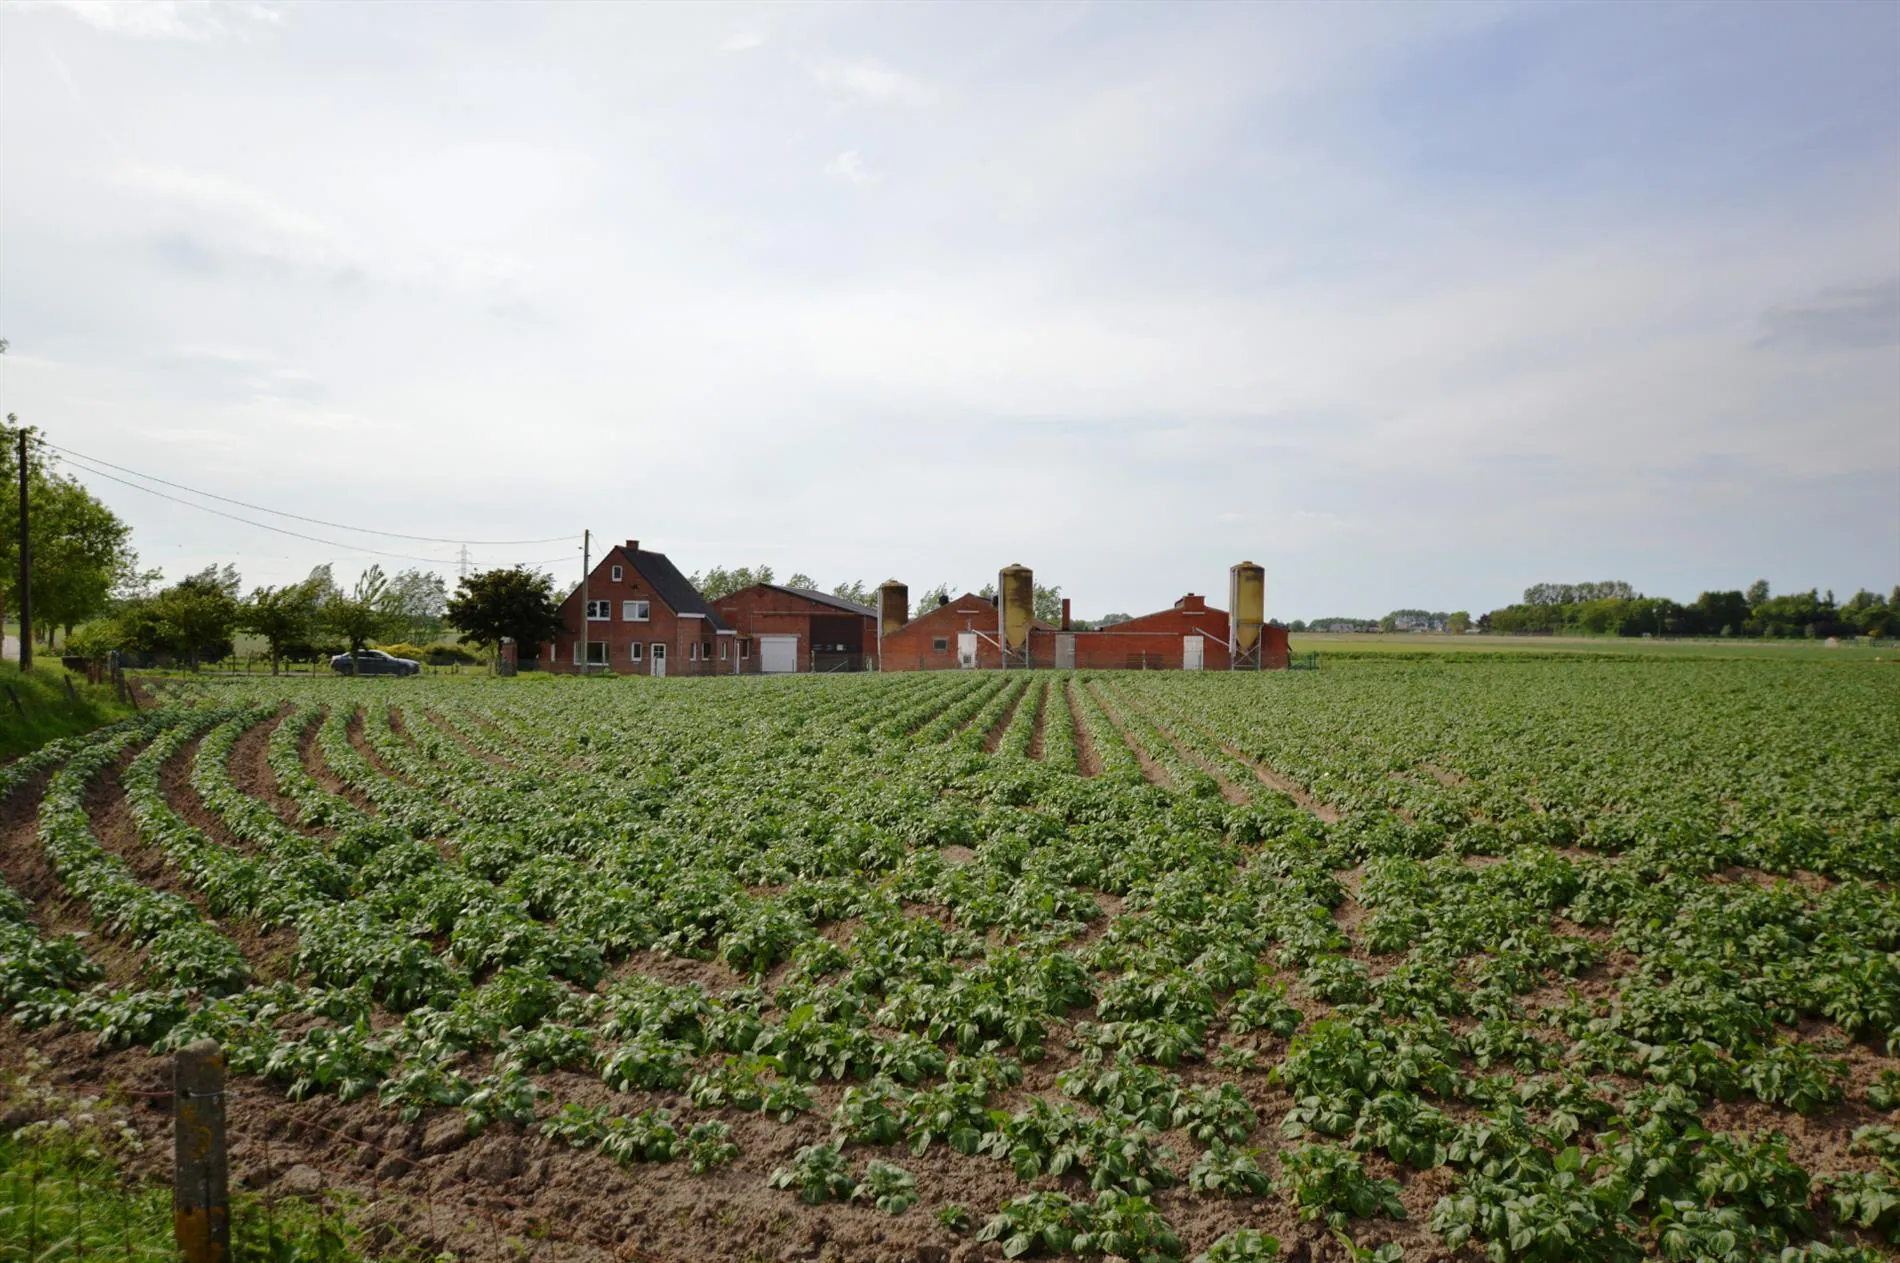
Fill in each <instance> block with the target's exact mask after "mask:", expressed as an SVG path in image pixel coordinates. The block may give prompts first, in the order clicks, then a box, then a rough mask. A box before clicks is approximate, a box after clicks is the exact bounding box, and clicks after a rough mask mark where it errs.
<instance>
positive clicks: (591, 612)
mask: <svg viewBox="0 0 1900 1263" xmlns="http://www.w3.org/2000/svg"><path fill="white" fill-rule="evenodd" d="M613 616H614V603H613V602H612V601H589V602H588V603H587V621H588V622H590V623H606V622H611V621H612V620H613Z"/></svg>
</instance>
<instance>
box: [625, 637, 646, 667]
mask: <svg viewBox="0 0 1900 1263" xmlns="http://www.w3.org/2000/svg"><path fill="white" fill-rule="evenodd" d="M646 656H647V647H646V646H645V645H643V644H641V643H640V642H639V641H637V640H636V641H634V642H633V643H632V644H630V645H628V646H627V660H628V661H629V662H639V661H641V660H642V659H644V658H645V657H646Z"/></svg>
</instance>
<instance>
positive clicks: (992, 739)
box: [983, 686, 1029, 754]
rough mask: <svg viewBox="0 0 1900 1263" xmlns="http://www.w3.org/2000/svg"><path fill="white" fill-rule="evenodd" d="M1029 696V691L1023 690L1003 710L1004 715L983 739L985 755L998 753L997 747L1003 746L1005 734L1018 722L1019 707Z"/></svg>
mask: <svg viewBox="0 0 1900 1263" xmlns="http://www.w3.org/2000/svg"><path fill="white" fill-rule="evenodd" d="M1005 687H1007V686H1005ZM1028 696H1029V690H1028V689H1027V688H1025V689H1023V690H1022V692H1020V693H1018V694H1016V700H1015V701H1013V702H1011V703H1010V704H1009V705H1008V706H1005V707H1004V708H1003V713H1002V714H1001V715H1000V716H998V717H997V720H996V723H995V724H994V725H993V726H992V727H991V728H990V730H989V732H988V734H987V735H985V736H984V738H983V753H985V754H995V753H996V750H997V747H998V746H1000V745H1002V744H1003V734H1004V733H1006V732H1008V731H1009V726H1010V724H1012V723H1014V722H1015V720H1016V709H1017V707H1019V706H1021V705H1022V704H1023V699H1025V698H1027V697H1028Z"/></svg>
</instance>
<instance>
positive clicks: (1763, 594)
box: [1748, 579, 1769, 610]
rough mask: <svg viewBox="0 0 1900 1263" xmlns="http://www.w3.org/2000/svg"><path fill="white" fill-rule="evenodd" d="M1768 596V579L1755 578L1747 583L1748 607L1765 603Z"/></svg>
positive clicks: (1752, 607) (1753, 607)
mask: <svg viewBox="0 0 1900 1263" xmlns="http://www.w3.org/2000/svg"><path fill="white" fill-rule="evenodd" d="M1768 596H1769V592H1768V580H1766V579H1757V580H1755V582H1753V583H1751V584H1749V585H1748V608H1749V609H1751V610H1753V609H1755V608H1756V607H1757V606H1759V605H1763V604H1766V603H1767V600H1768Z"/></svg>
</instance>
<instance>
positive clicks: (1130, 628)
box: [878, 562, 1289, 671]
mask: <svg viewBox="0 0 1900 1263" xmlns="http://www.w3.org/2000/svg"><path fill="white" fill-rule="evenodd" d="M997 580H998V582H997V589H998V592H999V593H1000V595H999V596H998V597H996V598H990V597H982V596H975V595H972V594H970V593H967V592H966V593H965V594H964V595H962V596H960V597H958V598H957V599H956V600H954V601H947V602H945V603H943V604H942V605H939V606H938V607H937V608H936V609H934V610H927V611H923V612H922V613H920V614H919V615H918V616H917V618H916V619H914V620H913V619H912V618H911V617H910V594H909V590H908V589H907V588H905V586H904V585H903V584H901V583H898V582H896V581H895V580H893V581H892V582H890V583H886V584H885V585H884V586H883V587H882V588H880V589H878V601H879V627H880V631H881V633H882V635H881V636H880V638H879V656H878V661H879V669H880V670H884V671H940V670H946V669H952V668H961V669H966V670H971V669H983V668H996V667H1014V668H1025V667H1054V668H1058V669H1069V668H1082V669H1091V670H1111V671H1120V670H1149V671H1182V670H1186V671H1227V670H1236V669H1238V670H1263V669H1264V670H1277V669H1282V668H1284V667H1286V666H1287V664H1288V660H1289V655H1288V650H1287V633H1286V629H1285V628H1284V627H1280V626H1278V625H1276V624H1272V623H1268V622H1266V620H1265V617H1264V608H1265V601H1266V575H1265V572H1264V571H1262V570H1261V568H1260V567H1258V566H1256V565H1254V564H1253V563H1252V562H1242V563H1241V564H1240V565H1237V566H1235V567H1233V568H1232V570H1231V571H1230V573H1229V580H1230V587H1229V593H1230V604H1232V605H1233V606H1234V608H1236V609H1239V610H1241V611H1242V612H1243V616H1242V617H1240V618H1235V617H1234V616H1233V615H1232V614H1231V613H1229V611H1227V610H1221V609H1215V608H1214V607H1213V606H1211V605H1209V604H1208V603H1207V599H1206V598H1205V597H1203V596H1201V595H1199V594H1197V593H1193V592H1190V593H1188V594H1186V595H1185V596H1183V597H1182V598H1181V599H1180V600H1178V601H1176V602H1175V603H1174V605H1173V606H1172V607H1170V608H1168V609H1165V610H1157V611H1155V612H1154V613H1152V614H1144V615H1142V616H1141V617H1140V618H1136V619H1131V620H1129V621H1128V622H1125V623H1117V624H1115V625H1114V626H1113V627H1109V628H1105V629H1103V630H1101V631H1076V630H1073V629H1072V628H1071V627H1070V626H1069V603H1068V602H1067V601H1064V602H1063V603H1062V622H1061V625H1060V626H1051V625H1050V624H1048V623H1047V622H1044V621H1042V620H1041V619H1038V618H1036V617H1035V616H1034V615H1033V613H1032V612H1031V611H1032V608H1033V605H1034V600H1035V584H1034V582H1033V576H1032V574H1031V572H1030V571H1029V570H1028V568H1027V567H1023V566H1008V567H1005V568H1004V569H1003V571H1002V572H1001V573H1000V574H999V575H998V576H997Z"/></svg>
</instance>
